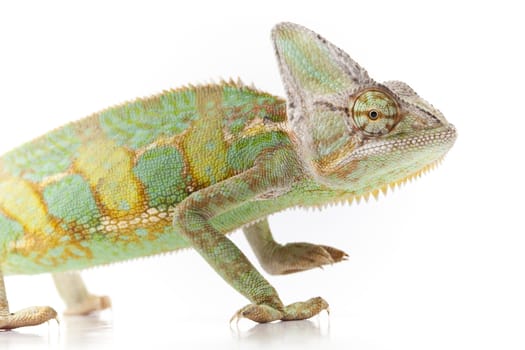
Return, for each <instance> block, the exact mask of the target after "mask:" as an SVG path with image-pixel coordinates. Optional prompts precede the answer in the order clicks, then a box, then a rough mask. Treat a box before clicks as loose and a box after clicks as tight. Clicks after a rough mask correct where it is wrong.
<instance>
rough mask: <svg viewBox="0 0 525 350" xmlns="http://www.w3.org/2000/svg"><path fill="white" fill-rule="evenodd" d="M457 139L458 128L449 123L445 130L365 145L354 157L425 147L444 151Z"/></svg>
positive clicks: (361, 157) (366, 156)
mask: <svg viewBox="0 0 525 350" xmlns="http://www.w3.org/2000/svg"><path fill="white" fill-rule="evenodd" d="M455 139H456V128H455V127H454V126H453V125H452V124H449V125H448V126H447V127H446V128H445V129H444V130H443V131H440V132H432V133H428V134H423V135H419V136H416V137H409V138H399V139H396V140H391V141H387V140H384V141H377V142H375V143H372V144H369V145H365V146H364V147H362V148H360V149H358V150H356V151H355V153H354V154H353V155H352V158H353V159H363V158H368V157H370V156H373V155H377V154H381V153H393V152H406V151H410V150H414V149H420V148H424V147H429V146H430V147H436V148H445V150H444V152H446V151H448V149H450V147H452V145H453V143H454V141H455Z"/></svg>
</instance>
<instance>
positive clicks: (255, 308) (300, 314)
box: [230, 297, 328, 323]
mask: <svg viewBox="0 0 525 350" xmlns="http://www.w3.org/2000/svg"><path fill="white" fill-rule="evenodd" d="M323 310H327V311H328V303H327V302H326V301H325V300H324V299H323V298H320V297H317V298H312V299H309V300H307V301H303V302H297V303H293V304H290V305H288V306H285V307H284V309H283V310H282V311H279V310H277V309H275V308H273V307H271V306H268V305H264V304H262V305H255V304H251V305H247V306H245V307H243V308H242V309H240V310H239V311H237V312H236V313H235V315H233V317H232V318H231V320H230V323H231V322H233V321H234V320H236V321H239V320H240V319H241V318H247V319H250V320H252V321H255V322H258V323H267V322H272V321H277V320H281V321H293V320H305V319H307V318H310V317H313V316H315V315H317V314H318V313H320V312H321V311H323Z"/></svg>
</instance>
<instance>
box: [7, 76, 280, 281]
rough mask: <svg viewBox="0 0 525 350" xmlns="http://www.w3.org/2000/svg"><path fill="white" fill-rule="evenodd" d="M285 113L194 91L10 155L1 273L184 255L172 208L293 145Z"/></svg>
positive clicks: (124, 110)
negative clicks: (261, 156) (168, 253)
mask: <svg viewBox="0 0 525 350" xmlns="http://www.w3.org/2000/svg"><path fill="white" fill-rule="evenodd" d="M285 113H286V111H285V105H284V102H283V101H282V100H281V99H279V98H277V97H274V96H271V95H268V94H265V93H261V92H258V91H256V90H254V89H250V88H247V87H243V86H241V85H240V84H234V83H225V84H220V85H212V86H205V87H196V88H186V89H180V90H173V91H168V92H164V93H163V94H161V95H157V96H153V97H150V98H146V99H139V100H136V101H132V102H129V103H126V104H123V105H121V106H116V107H113V108H110V109H107V110H105V111H102V112H100V113H97V114H94V115H92V116H90V117H87V118H85V119H83V120H80V121H78V122H75V123H71V124H68V125H66V126H64V127H62V128H59V129H57V130H54V131H52V132H50V133H48V134H46V135H44V136H42V137H40V138H38V139H36V140H34V141H33V142H30V143H27V144H25V145H23V146H21V147H19V148H17V149H15V150H13V151H11V152H9V153H7V154H5V155H4V156H3V157H2V158H0V230H1V231H0V254H1V255H3V257H4V258H3V259H2V261H3V267H2V268H3V270H4V272H5V273H39V272H50V271H63V270H69V269H78V268H83V267H88V266H93V265H98V264H106V263H110V262H114V261H119V260H123V259H130V258H133V257H137V256H145V255H152V254H158V253H161V252H166V251H172V250H175V249H179V248H182V247H186V246H187V244H186V242H185V241H184V240H183V239H182V238H181V237H180V236H179V235H178V234H177V232H174V230H173V228H172V225H171V224H172V214H173V211H174V209H175V207H176V205H177V204H178V203H179V202H181V201H182V200H183V199H184V198H186V197H187V196H189V195H190V194H191V193H193V192H195V191H198V190H199V189H201V188H205V187H208V186H210V185H213V184H215V183H218V182H220V181H223V180H224V179H226V178H229V177H231V176H234V175H236V174H238V173H240V172H242V171H243V170H245V169H247V168H249V167H250V166H252V165H253V162H254V160H255V158H256V157H257V156H258V155H259V154H260V152H263V151H264V150H265V149H268V148H272V147H276V146H277V145H282V144H286V143H289V142H290V141H289V139H288V136H287V134H286V133H285V132H284V131H283V130H281V127H280V123H281V122H283V121H284V120H285ZM247 146H248V147H247ZM117 242H118V244H116V243H117Z"/></svg>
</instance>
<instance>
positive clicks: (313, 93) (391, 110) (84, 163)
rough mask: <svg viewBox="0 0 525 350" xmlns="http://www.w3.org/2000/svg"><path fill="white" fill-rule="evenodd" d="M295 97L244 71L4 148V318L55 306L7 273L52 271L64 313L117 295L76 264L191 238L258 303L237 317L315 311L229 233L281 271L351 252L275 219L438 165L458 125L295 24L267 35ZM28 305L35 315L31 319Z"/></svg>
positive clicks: (10, 323)
mask: <svg viewBox="0 0 525 350" xmlns="http://www.w3.org/2000/svg"><path fill="white" fill-rule="evenodd" d="M272 39H273V42H274V47H275V52H276V55H277V60H278V63H279V68H280V72H281V77H282V80H283V83H284V86H285V89H286V93H287V100H284V99H282V98H279V97H276V96H272V95H270V94H267V93H264V92H261V91H258V90H256V89H255V88H251V87H247V86H244V85H243V84H242V83H240V82H223V83H220V84H215V85H206V86H189V87H186V88H180V89H176V90H170V91H165V92H163V93H161V94H158V95H155V96H152V97H148V98H141V99H136V100H134V101H131V102H126V103H123V104H121V105H119V106H115V107H111V108H108V109H106V110H103V111H101V112H99V113H95V114H93V115H91V116H89V117H87V118H85V119H82V120H80V121H77V122H73V123H70V124H68V125H65V126H63V127H61V128H59V129H56V130H53V131H51V132H49V133H47V134H44V135H43V136H41V137H40V138H38V139H35V140H33V141H31V142H28V143H26V144H24V145H22V146H20V147H18V148H16V149H14V150H12V151H11V152H8V153H6V154H5V155H3V156H2V157H1V158H0V267H1V273H0V279H1V281H0V282H1V284H0V289H1V293H0V328H4V329H10V328H15V327H20V326H25V325H34V324H39V323H41V322H44V321H47V320H49V319H50V318H54V317H56V313H54V310H53V309H51V308H50V307H36V308H33V309H30V311H27V310H22V311H19V312H18V313H14V314H11V313H10V312H9V308H8V304H7V298H6V295H5V288H4V284H3V275H9V274H35V273H45V272H51V273H53V274H54V275H53V276H54V278H55V282H56V284H57V287H58V290H59V292H60V294H61V295H62V297H63V298H64V300H65V302H66V305H67V306H68V311H69V312H70V313H78V314H86V313H89V312H92V311H96V310H99V309H103V308H106V307H108V306H109V305H110V303H109V299H108V298H107V297H97V296H93V295H91V294H89V293H88V292H87V289H86V288H85V286H84V285H83V282H82V280H81V278H80V276H79V275H78V274H76V273H69V272H68V271H75V270H81V269H84V268H88V267H92V266H96V265H102V264H108V263H112V262H116V261H121V260H127V259H132V258H136V257H141V256H148V255H154V254H159V253H163V252H170V251H174V250H177V249H181V248H189V247H191V248H194V249H195V250H197V251H198V252H199V253H200V254H201V255H202V257H203V258H204V259H205V260H206V261H207V262H208V263H209V264H210V265H211V266H212V267H213V268H214V270H215V271H216V272H217V273H218V274H219V275H221V276H222V277H223V278H224V279H225V280H226V281H227V282H228V283H229V284H230V285H232V287H234V288H235V289H236V290H237V291H239V292H240V293H241V294H243V295H244V296H246V297H247V298H248V299H249V300H250V302H251V304H249V305H248V306H246V307H244V308H242V309H241V310H239V311H238V312H237V313H236V314H235V316H234V317H236V318H242V317H246V318H249V319H252V320H254V321H257V322H270V321H274V320H293V319H304V318H309V317H311V316H313V315H315V314H317V313H318V312H320V311H322V310H323V309H326V308H327V307H328V304H327V303H326V301H324V300H323V299H321V298H318V297H317V298H312V299H310V300H308V301H306V302H299V303H294V304H290V305H287V306H285V305H284V304H283V303H282V302H281V300H280V299H279V297H278V294H277V292H276V291H275V290H274V288H273V287H272V286H271V285H270V284H269V283H268V282H267V281H266V279H265V278H264V277H262V275H260V274H259V272H258V271H257V270H256V269H255V268H254V267H253V266H252V265H251V263H250V262H249V261H248V260H247V259H246V257H245V256H244V254H243V253H242V252H241V251H239V249H238V248H237V247H236V246H235V245H234V244H233V243H232V242H231V241H230V240H229V239H228V237H227V236H225V233H228V232H231V231H233V230H235V229H238V228H243V229H244V233H245V235H246V237H247V239H248V241H249V243H250V245H251V246H252V248H253V250H254V252H255V254H256V256H257V258H258V259H259V261H260V262H261V265H262V266H263V268H264V269H265V270H267V271H268V272H269V273H272V274H285V273H292V272H298V271H303V270H307V269H311V268H315V267H319V266H322V265H325V264H332V263H334V262H338V261H341V260H344V259H345V258H346V254H345V253H344V252H343V251H341V250H339V249H336V248H332V247H328V246H322V245H314V244H309V243H303V242H300V243H289V244H286V245H281V244H279V243H277V242H275V241H274V240H273V238H272V234H271V231H270V228H269V226H268V222H267V220H266V217H267V216H268V215H270V214H272V213H275V212H278V211H280V210H283V209H286V208H289V207H297V206H302V207H311V206H323V205H326V204H329V203H334V202H351V201H353V200H355V199H359V198H362V197H365V198H367V197H368V196H369V195H374V196H376V197H377V195H378V193H379V192H380V191H384V192H386V190H387V188H388V187H389V186H390V187H392V186H395V185H397V184H400V183H402V182H404V181H406V180H407V179H410V178H412V177H414V176H417V175H419V174H421V173H422V172H424V171H426V170H428V169H430V168H432V167H433V166H434V165H435V164H436V163H437V162H439V161H440V160H441V159H442V157H443V156H444V155H445V153H446V152H447V151H448V150H449V148H450V147H451V146H452V145H453V143H454V140H455V138H456V131H455V129H454V127H453V126H452V125H451V124H450V123H448V122H447V121H446V120H445V118H444V117H443V115H442V114H441V113H440V112H439V111H438V110H437V109H435V108H434V107H432V106H431V105H430V104H429V103H427V102H426V101H425V100H423V99H422V98H420V97H419V96H418V95H417V94H416V93H415V92H414V91H413V90H412V89H411V88H410V87H409V86H408V85H406V84H404V83H401V82H397V81H393V82H385V83H377V82H375V81H374V80H372V79H371V78H370V77H369V76H368V74H367V72H366V71H365V70H364V69H363V68H362V67H360V66H359V65H358V64H357V63H356V62H355V61H354V60H352V59H351V58H350V57H349V56H348V55H347V54H346V53H345V52H343V51H342V50H340V49H339V48H337V47H336V46H334V45H333V44H331V43H329V42H328V41H327V40H325V39H324V38H322V37H321V36H319V35H318V34H316V33H314V32H312V31H310V30H308V29H306V28H304V27H301V26H299V25H296V24H291V23H281V24H279V25H277V26H276V27H275V28H274V30H273V33H272ZM28 315H29V316H28Z"/></svg>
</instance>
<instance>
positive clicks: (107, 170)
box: [74, 138, 147, 219]
mask: <svg viewBox="0 0 525 350" xmlns="http://www.w3.org/2000/svg"><path fill="white" fill-rule="evenodd" d="M134 157H135V154H134V153H133V152H131V151H129V150H127V149H125V148H122V147H119V146H118V145H117V144H116V143H115V142H114V141H112V140H109V139H105V138H97V139H95V140H91V141H90V142H89V143H88V144H86V145H84V146H82V147H81V148H80V149H79V151H78V157H77V158H76V159H75V162H74V169H75V172H78V173H80V174H81V175H82V176H83V177H84V178H85V179H86V180H87V181H88V183H89V185H90V187H91V188H92V189H93V194H94V196H95V198H96V200H97V204H99V205H101V206H102V208H100V209H101V211H102V213H103V214H105V215H108V216H110V217H111V218H115V219H116V218H122V217H126V216H130V215H135V214H138V213H142V212H144V211H145V210H146V209H147V208H146V199H145V195H144V189H143V188H142V185H141V183H140V181H139V179H138V178H137V176H136V175H135V174H134V173H133V159H134Z"/></svg>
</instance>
